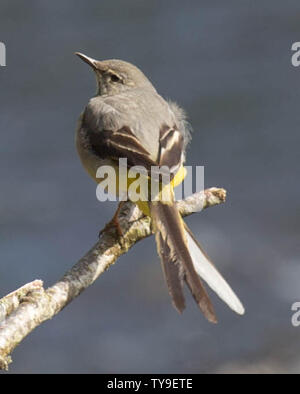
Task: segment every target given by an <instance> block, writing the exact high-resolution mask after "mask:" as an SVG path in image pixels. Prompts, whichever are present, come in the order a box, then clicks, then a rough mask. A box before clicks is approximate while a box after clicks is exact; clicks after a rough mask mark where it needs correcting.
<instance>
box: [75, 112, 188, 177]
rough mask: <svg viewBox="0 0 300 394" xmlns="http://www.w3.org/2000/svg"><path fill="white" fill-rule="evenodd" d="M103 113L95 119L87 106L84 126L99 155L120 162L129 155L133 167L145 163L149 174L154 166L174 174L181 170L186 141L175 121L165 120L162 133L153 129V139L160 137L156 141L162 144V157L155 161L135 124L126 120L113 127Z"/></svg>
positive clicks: (159, 146)
mask: <svg viewBox="0 0 300 394" xmlns="http://www.w3.org/2000/svg"><path fill="white" fill-rule="evenodd" d="M101 116H103V115H98V119H97V121H95V116H90V114H89V108H86V111H85V112H84V114H83V118H82V127H83V128H85V129H86V131H87V133H86V135H87V137H88V142H89V145H90V148H91V149H92V151H93V152H94V153H95V154H96V155H97V156H99V157H101V158H103V159H105V158H110V159H113V160H116V161H117V160H118V159H120V158H127V166H128V167H129V168H130V167H133V166H143V167H144V168H146V170H147V172H148V173H149V174H150V172H151V167H153V166H159V167H160V166H166V167H167V168H168V169H169V170H170V172H171V173H172V174H174V173H176V172H177V171H178V169H179V168H180V165H181V164H182V161H183V150H184V141H183V135H182V133H181V132H180V131H179V130H178V128H177V126H176V125H175V124H174V125H173V126H168V125H167V124H166V123H163V124H161V126H160V129H159V131H158V132H157V131H156V130H154V131H153V138H158V141H153V143H154V144H156V145H158V156H157V158H156V160H153V158H152V157H151V154H150V152H149V151H148V150H147V149H146V148H145V146H144V145H143V143H142V141H141V138H138V137H137V135H140V134H141V133H137V132H136V131H135V129H134V127H132V126H129V125H128V124H126V123H125V124H123V125H122V126H121V127H119V128H116V127H111V128H109V126H110V125H109V124H108V123H109V122H103V119H99V117H101ZM104 117H105V114H104ZM116 118H117V113H116V114H114V120H115V119H116ZM115 122H116V120H115ZM116 123H117V122H116ZM111 126H115V125H111ZM135 127H136V126H135ZM140 127H142V122H141V126H140Z"/></svg>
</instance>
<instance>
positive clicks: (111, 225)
mask: <svg viewBox="0 0 300 394" xmlns="http://www.w3.org/2000/svg"><path fill="white" fill-rule="evenodd" d="M124 203H125V201H121V202H120V203H119V205H118V208H117V210H116V212H115V213H114V216H113V217H112V219H111V220H110V221H109V222H108V223H107V224H106V225H105V227H104V229H103V230H100V232H99V237H100V236H101V234H102V233H103V232H104V231H106V230H110V229H111V228H115V230H116V231H117V233H118V236H119V237H120V238H121V237H123V235H124V233H123V230H122V228H121V225H120V222H119V214H120V212H121V209H122V207H123V205H124Z"/></svg>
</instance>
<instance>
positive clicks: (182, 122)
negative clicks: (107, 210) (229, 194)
mask: <svg viewBox="0 0 300 394" xmlns="http://www.w3.org/2000/svg"><path fill="white" fill-rule="evenodd" d="M76 55H78V56H79V57H80V58H81V59H82V60H83V61H85V62H86V63H87V64H88V65H89V66H91V67H92V69H93V70H94V72H95V74H96V80H97V93H96V95H95V96H94V97H93V98H92V99H90V101H89V102H88V104H87V106H86V107H85V109H84V111H83V113H82V114H81V116H80V119H79V125H78V128H77V131H76V146H77V150H78V154H79V156H80V159H81V161H82V164H83V166H84V167H85V169H86V170H87V172H88V173H89V174H90V176H92V178H93V179H94V180H95V181H96V182H98V183H99V179H98V178H97V176H96V173H97V169H98V168H99V167H101V166H103V165H110V166H113V167H114V168H118V163H119V159H120V158H126V159H127V168H128V170H129V169H130V168H133V167H134V166H143V168H145V169H146V174H147V175H146V177H148V179H149V178H150V176H151V172H150V169H151V168H152V167H153V166H156V167H167V168H169V169H170V173H171V177H170V181H169V184H168V185H167V186H169V189H170V190H171V193H170V194H169V198H167V199H165V198H164V199H163V198H161V195H162V194H161V189H160V192H159V194H158V198H156V199H154V200H148V201H142V200H141V201H139V200H138V201H134V202H135V203H136V204H137V205H138V206H139V208H140V209H141V210H142V211H143V213H144V214H145V215H148V216H150V217H151V219H152V225H153V229H154V233H155V239H156V244H157V250H158V254H159V256H160V259H161V263H162V269H163V272H164V276H165V280H166V283H167V286H168V290H169V293H170V295H171V297H172V300H173V304H174V306H175V308H176V309H177V310H178V311H179V312H182V311H183V309H184V308H185V299H184V295H183V281H185V282H186V284H187V286H188V287H189V289H190V291H191V293H192V295H193V297H194V299H195V301H196V303H197V304H198V305H199V307H200V309H201V311H202V312H203V313H204V315H205V316H206V318H207V319H208V320H209V321H211V322H214V323H216V322H217V319H216V314H215V311H214V308H213V305H212V303H211V301H210V299H209V297H208V295H207V292H206V290H205V289H204V286H203V284H202V282H201V279H200V277H201V278H202V279H203V280H204V281H205V282H206V283H207V284H208V285H209V286H210V287H211V288H212V289H213V290H214V291H215V292H216V293H217V294H218V295H219V297H220V298H221V299H222V300H223V301H224V302H225V303H226V304H228V306H229V307H230V308H232V309H233V310H234V311H235V312H236V313H238V314H243V313H244V308H243V305H242V304H241V302H240V301H239V299H238V297H237V296H236V295H235V293H234V292H233V291H232V289H231V288H230V286H229V285H228V283H227V282H226V281H225V280H224V278H223V277H222V276H221V274H220V273H219V272H218V271H217V269H216V268H215V266H214V265H213V264H212V262H211V261H210V259H209V258H208V257H207V255H206V254H205V253H204V252H203V250H202V248H201V247H200V245H199V244H198V242H197V241H196V239H195V237H194V236H193V234H192V232H191V231H190V230H189V228H188V227H187V225H186V224H185V223H184V221H183V219H182V217H181V215H180V213H179V212H178V210H177V208H176V205H175V203H174V201H175V200H174V193H173V188H174V187H175V186H176V185H178V184H180V183H181V182H182V181H183V179H184V176H185V171H184V168H183V163H184V161H185V150H186V145H187V143H188V141H189V139H190V133H189V131H188V128H187V122H186V117H185V113H184V111H183V110H182V109H181V108H180V107H178V106H177V104H175V103H172V102H167V101H165V100H164V99H163V98H162V97H161V96H160V95H159V94H158V93H157V91H156V89H155V88H154V86H153V85H152V84H151V82H150V81H149V79H148V78H147V77H146V76H145V75H144V74H143V73H142V71H141V70H139V69H138V68H137V67H136V66H134V65H133V64H130V63H127V62H125V61H122V60H103V61H97V60H95V59H92V58H90V57H88V56H86V55H83V54H82V53H76ZM126 185H127V187H128V183H126ZM117 193H121V191H120V190H117ZM129 199H130V196H129Z"/></svg>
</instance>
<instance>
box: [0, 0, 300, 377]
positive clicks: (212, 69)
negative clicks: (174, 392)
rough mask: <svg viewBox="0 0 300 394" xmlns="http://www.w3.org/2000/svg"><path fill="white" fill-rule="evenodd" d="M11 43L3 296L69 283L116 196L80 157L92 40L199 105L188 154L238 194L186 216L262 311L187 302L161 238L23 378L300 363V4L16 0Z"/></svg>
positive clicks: (60, 320)
mask: <svg viewBox="0 0 300 394" xmlns="http://www.w3.org/2000/svg"><path fill="white" fill-rule="evenodd" d="M0 41H2V42H4V43H5V44H6V48H7V66H6V67H1V68H0V108H1V113H0V133H1V143H0V182H1V190H0V296H4V295H5V294H6V293H8V292H10V291H12V290H14V289H16V288H17V287H18V286H21V285H23V284H24V283H26V282H29V281H31V280H33V279H36V278H40V279H43V280H44V282H45V285H46V286H49V285H51V284H53V282H54V281H56V280H57V279H58V278H60V277H61V275H62V274H63V273H64V272H65V271H66V270H67V269H68V268H69V267H71V266H72V265H73V264H74V263H75V262H76V261H77V260H78V259H79V258H80V257H81V256H82V255H83V254H84V253H85V252H86V251H87V250H88V249H89V248H90V247H91V246H92V245H93V244H94V243H95V242H96V239H97V233H98V231H99V229H101V228H102V227H103V225H104V224H105V223H106V222H107V221H108V220H109V219H110V218H111V216H112V214H113V212H114V210H115V207H116V205H115V204H114V203H109V202H107V203H102V204H100V203H99V202H98V201H97V200H96V195H95V193H96V187H95V185H94V183H93V181H92V180H90V179H89V178H88V176H87V175H86V174H85V172H84V170H83V169H82V167H81V164H80V162H79V159H78V158H77V155H76V152H75V147H74V131H75V127H76V121H77V118H78V116H79V113H80V111H81V110H82V108H83V107H84V105H85V104H86V102H87V100H88V98H89V97H91V96H92V95H93V94H94V92H95V82H94V76H93V73H92V72H91V70H90V69H89V68H88V67H87V66H86V65H84V64H83V63H82V62H81V61H80V60H79V59H77V58H75V56H74V55H73V52H75V51H81V52H84V53H86V54H87V55H90V56H92V57H95V58H98V59H108V58H120V59H123V60H127V61H130V62H132V63H135V64H136V65H138V66H139V67H140V68H141V69H142V70H143V71H144V72H145V73H146V75H147V76H149V77H150V79H151V80H152V82H153V83H154V85H155V86H156V87H157V88H158V90H159V92H160V93H161V94H162V95H163V96H164V97H166V98H172V99H173V100H175V101H177V102H178V103H179V104H181V105H182V106H184V108H185V109H186V110H187V112H188V114H189V120H190V122H191V123H192V125H193V129H194V133H193V142H192V144H191V145H190V148H189V151H188V160H187V164H188V165H204V166H205V184H206V187H210V186H219V187H225V188H226V189H227V191H228V199H227V202H226V204H224V205H223V206H219V207H215V208H212V209H209V210H207V211H205V212H203V213H200V214H197V215H193V216H192V217H190V218H188V219H187V222H188V223H189V225H190V226H191V227H192V229H193V230H194V232H195V234H196V236H197V238H198V239H200V240H201V242H202V244H203V246H204V248H205V249H206V251H207V252H208V254H209V255H210V256H211V257H212V258H213V260H214V262H215V263H216V265H217V266H218V267H219V268H220V270H221V271H222V272H223V273H224V275H225V276H226V278H227V279H228V281H229V282H230V284H231V285H232V286H233V288H234V289H235V290H236V291H237V293H238V294H239V295H240V297H241V299H242V300H243V302H244V304H245V306H246V315H245V316H244V317H239V316H236V315H235V314H234V313H232V312H231V311H230V310H229V309H228V308H227V307H226V306H225V305H224V304H223V303H222V302H220V301H219V300H218V299H217V297H216V296H215V295H213V294H212V299H213V302H214V304H215V307H216V311H217V314H218V317H219V324H218V325H217V326H213V325H211V324H209V323H207V322H206V321H205V319H204V318H203V316H202V315H201V313H200V312H199V311H198V309H197V308H196V306H195V304H194V302H193V300H192V299H191V297H190V296H189V295H188V292H187V297H188V302H187V309H186V310H185V312H184V313H183V315H182V316H180V315H178V314H177V313H176V311H175V310H174V308H173V307H172V305H171V301H170V298H169V296H168V293H167V289H166V286H165V284H164V282H163V277H162V273H161V268H160V264H159V260H158V257H157V254H156V250H155V246H154V239H153V237H152V238H150V239H147V240H145V241H143V242H141V243H140V244H138V245H136V246H135V247H134V248H133V249H132V250H131V251H130V252H129V253H128V254H127V255H126V256H124V257H122V258H121V259H120V260H119V261H118V263H117V264H116V265H115V266H113V267H112V268H111V269H110V270H109V271H107V272H106V273H105V274H104V275H103V276H101V278H100V279H99V280H98V281H97V282H96V283H95V284H94V285H93V286H92V287H90V288H89V289H88V290H87V291H86V292H84V293H83V294H81V296H80V297H79V298H78V299H76V300H75V301H74V302H72V303H71V304H70V305H69V306H68V307H67V308H66V309H65V310H64V311H63V312H62V313H60V314H59V315H58V316H56V317H55V318H54V319H52V320H51V321H48V322H46V323H45V324H43V325H42V326H40V327H39V328H38V329H37V330H35V331H34V332H33V333H32V334H31V335H30V336H29V337H27V338H26V340H25V341H24V342H23V343H22V344H21V345H20V346H19V347H18V348H17V349H16V350H15V352H14V353H13V360H14V363H13V364H12V365H11V367H10V373H19V372H21V373H42V372H46V373H62V372H67V373H79V372H86V373H98V372H99V373H107V372H110V373H159V372H160V373H203V372H207V373H208V372H217V373H222V372H269V373H275V372H279V373H280V372H281V373H284V372H300V355H299V341H300V328H295V327H293V326H292V325H291V316H292V311H291V304H292V303H293V302H294V301H300V288H299V283H300V260H299V252H300V242H299V233H300V224H299V219H300V202H299V192H300V186H299V143H300V133H299V120H300V111H299V99H300V91H299V87H300V68H294V67H293V66H292V65H291V54H292V52H291V45H292V43H293V42H295V41H300V3H299V2H297V1H292V0H287V1H284V2H283V1H272V2H270V1H266V0H262V1H260V2H253V1H250V0H245V1H243V2H241V1H237V0H236V1H233V0H228V1H226V2H224V1H221V0H219V1H212V0H209V1H208V0H207V1H197V0H189V1H185V2H183V1H178V0H173V1H170V0H168V1H164V2H162V1H157V0H153V1H151V2H150V1H140V0H130V1H121V0H115V1H108V0H105V1H96V0H89V1H88V2H84V1H78V0H72V1H70V0H64V1H63V2H59V1H52V2H41V1H37V0H31V1H27V2H25V1H23V2H22V1H15V0H13V1H11V0H2V1H1V4H0Z"/></svg>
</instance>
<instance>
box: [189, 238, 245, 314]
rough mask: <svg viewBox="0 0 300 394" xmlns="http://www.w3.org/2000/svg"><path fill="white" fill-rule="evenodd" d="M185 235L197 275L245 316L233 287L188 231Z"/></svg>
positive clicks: (232, 307)
mask: <svg viewBox="0 0 300 394" xmlns="http://www.w3.org/2000/svg"><path fill="white" fill-rule="evenodd" d="M185 235H186V239H187V243H188V248H189V252H190V255H191V257H192V260H193V263H194V268H195V271H196V272H197V274H198V275H199V276H200V277H201V278H202V279H203V280H204V281H205V282H206V283H207V284H208V286H209V287H210V288H211V289H212V290H213V291H214V292H215V293H217V294H218V296H219V297H220V298H221V299H222V300H223V301H224V302H225V303H226V304H227V305H228V306H229V307H230V308H231V309H232V310H233V311H235V312H236V313H238V314H239V315H243V314H244V313H245V309H244V307H243V305H242V303H241V301H240V300H239V299H238V297H237V296H236V295H235V293H234V292H233V290H232V289H231V287H230V286H229V285H228V283H227V282H226V281H225V279H224V278H223V277H222V275H221V274H220V273H219V271H218V270H217V269H216V268H215V266H214V265H213V264H212V263H211V262H210V261H209V259H208V258H207V257H206V255H205V254H204V252H203V251H202V250H201V249H200V246H199V245H198V244H197V242H196V241H195V240H194V239H193V237H192V236H191V235H190V234H189V232H188V231H187V230H185Z"/></svg>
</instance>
